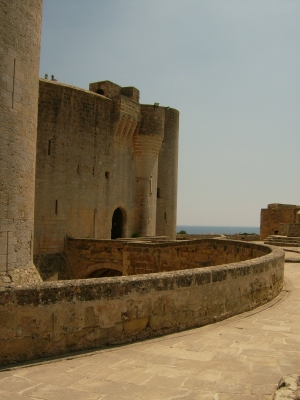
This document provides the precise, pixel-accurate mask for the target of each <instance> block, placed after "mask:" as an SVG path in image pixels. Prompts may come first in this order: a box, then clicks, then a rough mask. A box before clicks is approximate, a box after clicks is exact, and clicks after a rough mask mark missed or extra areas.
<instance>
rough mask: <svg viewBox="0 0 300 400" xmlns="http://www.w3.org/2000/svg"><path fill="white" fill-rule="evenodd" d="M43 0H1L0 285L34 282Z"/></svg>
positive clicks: (36, 275)
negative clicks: (35, 192) (35, 202)
mask: <svg viewBox="0 0 300 400" xmlns="http://www.w3.org/2000/svg"><path fill="white" fill-rule="evenodd" d="M41 22H42V0H31V1H27V0H25V1H20V0H2V1H1V2H0V89H1V91H0V114H1V118H0V134H1V147H0V188H1V191H0V197H1V198H0V285H3V284H4V283H16V284H22V283H26V282H36V281H39V280H40V277H39V275H38V273H37V271H36V269H35V267H34V265H33V261H32V246H33V219H34V186H35V159H36V157H35V156H36V132H37V106H38V85H39V79H38V75H39V58H40V38H41Z"/></svg>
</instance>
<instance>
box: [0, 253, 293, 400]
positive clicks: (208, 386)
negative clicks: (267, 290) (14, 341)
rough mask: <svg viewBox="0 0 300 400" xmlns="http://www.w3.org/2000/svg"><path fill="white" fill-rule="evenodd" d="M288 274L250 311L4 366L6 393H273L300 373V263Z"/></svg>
mask: <svg viewBox="0 0 300 400" xmlns="http://www.w3.org/2000/svg"><path fill="white" fill-rule="evenodd" d="M291 256H293V257H295V256H297V254H295V253H294V254H291ZM298 256H300V255H298ZM285 276H286V287H285V290H284V291H283V292H282V293H281V294H280V296H279V297H277V299H275V300H274V301H272V302H271V303H269V304H268V305H265V306H264V307H261V308H259V309H256V310H254V311H252V312H251V313H245V314H241V315H239V316H236V317H233V318H230V319H228V320H226V321H223V322H220V323H216V324H213V325H209V326H205V327H202V328H197V329H193V330H190V331H186V332H181V333H177V334H173V335H169V336H165V337H160V338H156V339H152V340H146V341H144V342H140V343H134V344H128V345H125V346H121V347H118V348H112V349H105V350H99V351H97V352H94V353H85V354H84V355H80V356H76V357H71V358H61V359H57V360H55V361H52V362H43V363H39V364H36V365H33V366H30V367H29V366H27V367H22V368H20V367H19V368H15V369H12V370H7V371H2V372H0V399H1V400H2V399H3V400H21V399H23V400H25V399H26V400H28V399H31V400H33V399H34V400H41V399H42V400H54V399H55V400H69V399H71V400H79V399H80V400H81V399H84V400H100V399H105V400H125V399H127V400H129V399H130V400H132V399H141V400H146V399H166V400H167V399H170V400H171V399H187V400H194V399H204V400H206V399H211V400H237V399H238V400H243V399H245V400H246V399H247V400H260V399H270V398H271V395H272V393H273V392H274V391H275V389H276V385H277V383H278V381H279V379H280V377H281V376H282V375H285V374H289V373H298V374H299V372H300V265H299V263H296V262H295V263H293V262H289V263H286V264H285Z"/></svg>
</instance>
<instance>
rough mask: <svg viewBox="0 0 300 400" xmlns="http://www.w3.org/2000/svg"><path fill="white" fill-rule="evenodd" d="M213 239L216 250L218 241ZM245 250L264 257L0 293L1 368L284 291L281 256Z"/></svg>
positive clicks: (213, 315) (198, 318)
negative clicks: (258, 253) (3, 365)
mask: <svg viewBox="0 0 300 400" xmlns="http://www.w3.org/2000/svg"><path fill="white" fill-rule="evenodd" d="M213 241H214V242H215V243H214V244H213V246H218V243H219V242H220V240H216V239H213ZM224 245H226V241H224V240H222V246H224ZM243 245H244V246H247V248H248V246H253V249H255V248H256V249H257V247H255V246H259V249H260V252H261V254H262V255H261V256H260V257H258V258H253V259H251V260H246V261H240V262H236V263H232V264H223V265H219V266H212V267H202V268H194V269H185V270H179V271H170V272H162V273H153V274H146V275H136V276H135V275H132V276H123V277H113V278H104V279H103V278H102V279H101V278H94V279H88V280H87V279H86V280H69V281H58V282H45V283H42V284H36V285H27V286H22V287H12V286H6V287H3V288H0V320H1V326H0V363H1V364H10V363H16V362H20V361H23V360H28V359H33V358H38V357H45V356H53V355H58V354H63V353H67V352H72V351H78V350H83V349H91V348H97V347H102V346H107V345H114V344H120V343H126V342H131V341H134V340H140V339H145V338H150V337H154V336H158V335H162V334H167V333H171V332H176V331H181V330H184V329H189V328H194V327H199V326H203V325H206V324H210V323H213V322H216V321H220V320H223V319H225V318H228V317H231V316H233V315H236V314H239V313H242V312H244V311H248V310H251V309H253V308H255V307H257V306H260V305H262V304H264V303H266V302H268V301H270V300H271V299H273V298H274V297H276V296H277V295H278V294H279V293H280V291H281V290H282V286H283V278H284V252H283V250H281V249H277V248H270V247H268V246H263V245H257V244H251V243H244V242H240V243H238V246H239V248H241V246H243ZM191 253H192V252H191ZM263 253H264V255H263Z"/></svg>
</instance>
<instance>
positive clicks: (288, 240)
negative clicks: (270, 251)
mask: <svg viewBox="0 0 300 400" xmlns="http://www.w3.org/2000/svg"><path fill="white" fill-rule="evenodd" d="M264 243H265V244H270V245H272V246H281V247H300V237H289V236H279V235H270V236H268V237H267V238H265V240H264Z"/></svg>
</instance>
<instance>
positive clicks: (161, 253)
mask: <svg viewBox="0 0 300 400" xmlns="http://www.w3.org/2000/svg"><path fill="white" fill-rule="evenodd" d="M266 251H270V250H269V249H268V248H266V247H265V246H262V245H259V244H253V243H244V242H238V241H235V240H214V239H199V240H193V241H177V242H174V241H173V242H161V243H146V242H143V243H139V242H126V241H119V240H117V241H114V240H112V241H111V240H95V239H72V238H67V239H66V241H65V257H66V259H67V265H68V270H67V271H66V273H65V276H66V277H68V278H69V279H82V278H87V277H89V275H90V274H93V273H95V272H96V271H97V270H101V269H112V270H116V271H119V272H120V273H122V275H139V274H149V273H155V272H167V271H178V270H184V269H189V268H198V267H208V266H215V265H220V264H225V263H234V262H238V261H245V260H249V259H252V258H257V257H260V256H263V255H265V254H266Z"/></svg>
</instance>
